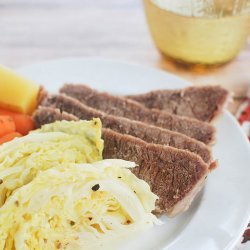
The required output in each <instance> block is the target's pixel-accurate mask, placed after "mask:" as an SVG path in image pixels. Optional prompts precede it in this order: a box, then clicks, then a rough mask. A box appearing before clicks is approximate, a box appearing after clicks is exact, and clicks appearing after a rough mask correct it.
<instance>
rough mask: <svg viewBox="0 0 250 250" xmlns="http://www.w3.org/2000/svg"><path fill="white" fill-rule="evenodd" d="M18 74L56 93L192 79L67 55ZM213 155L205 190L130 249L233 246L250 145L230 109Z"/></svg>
mask: <svg viewBox="0 0 250 250" xmlns="http://www.w3.org/2000/svg"><path fill="white" fill-rule="evenodd" d="M19 72H20V73H22V74H24V75H25V76H27V77H30V78H32V79H34V80H35V81H37V82H38V83H41V84H43V85H44V86H45V87H46V88H47V89H48V90H50V91H53V92H55V91H57V90H58V88H59V87H60V86H62V84H63V83H65V82H74V83H86V84H89V85H90V86H92V87H93V88H96V89H99V90H105V91H109V92H111V93H115V94H131V93H143V92H146V91H149V90H152V89H163V88H165V89H173V88H181V87H184V86H186V85H187V84H188V83H187V82H186V81H185V80H183V79H180V78H178V77H176V76H174V75H171V74H168V73H166V72H163V71H160V70H156V69H150V68H146V67H141V66H136V65H132V64H127V63H121V62H115V61H112V60H103V59H68V60H58V61H51V62H45V63H41V64H36V65H31V66H27V67H24V68H22V69H20V70H19ZM215 125H216V128H217V131H218V132H217V143H216V145H215V147H214V157H215V158H217V159H219V168H218V169H216V170H215V171H214V172H213V173H211V174H210V176H209V178H208V181H207V185H206V187H205V188H204V190H203V191H202V192H201V193H200V194H199V196H198V197H197V198H196V199H195V201H194V202H193V204H192V206H191V207H190V209H189V210H188V211H187V212H185V213H184V214H182V215H180V216H178V217H176V218H174V219H169V218H166V217H164V216H163V217H162V220H163V221H164V222H165V224H164V225H163V226H158V227H157V226H155V227H154V228H152V229H151V230H149V231H148V232H145V233H144V234H143V235H140V236H138V237H136V238H135V239H131V241H129V243H126V245H124V248H126V249H154V250H155V249H171V250H173V249H176V250H182V249H190V250H196V249H197V250H200V249H202V250H213V249H220V250H221V249H231V248H232V247H233V246H234V245H235V243H236V242H237V240H239V238H240V236H241V234H242V232H243V230H244V227H245V226H246V225H247V222H248V220H249V215H250V197H249V190H250V181H249V177H250V148H249V143H248V141H247V139H246V137H245V136H244V134H243V133H242V131H241V129H240V127H239V125H238V124H237V122H236V121H235V119H234V118H233V117H232V115H230V114H229V113H228V112H227V113H225V114H224V115H222V117H221V118H220V119H219V120H218V121H217V123H216V124H215Z"/></svg>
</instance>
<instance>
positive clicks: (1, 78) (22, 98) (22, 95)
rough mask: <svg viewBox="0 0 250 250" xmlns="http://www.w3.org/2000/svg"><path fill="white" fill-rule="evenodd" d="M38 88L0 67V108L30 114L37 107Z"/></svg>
mask: <svg viewBox="0 0 250 250" xmlns="http://www.w3.org/2000/svg"><path fill="white" fill-rule="evenodd" d="M38 93H39V86H38V85H37V84H36V83H34V82H33V81H31V80H28V79H26V78H24V77H22V76H20V75H18V74H17V73H15V72H14V71H12V70H10V69H8V68H6V67H3V66H0V107H1V108H4V109H8V110H11V111H15V112H19V113H24V114H32V112H33V111H34V110H35V108H36V106H37V96H38Z"/></svg>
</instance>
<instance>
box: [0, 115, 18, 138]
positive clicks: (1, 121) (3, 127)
mask: <svg viewBox="0 0 250 250" xmlns="http://www.w3.org/2000/svg"><path fill="white" fill-rule="evenodd" d="M15 131H16V125H15V122H14V120H13V118H12V117H10V116H5V115H1V116H0V136H3V135H7V134H9V133H11V132H15Z"/></svg>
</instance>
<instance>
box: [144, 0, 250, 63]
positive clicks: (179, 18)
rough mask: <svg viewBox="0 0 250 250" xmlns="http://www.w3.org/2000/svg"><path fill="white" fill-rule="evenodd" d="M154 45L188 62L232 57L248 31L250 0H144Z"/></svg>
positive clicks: (179, 60)
mask: <svg viewBox="0 0 250 250" xmlns="http://www.w3.org/2000/svg"><path fill="white" fill-rule="evenodd" d="M144 6H145V12H146V17H147V20H148V24H149V28H150V31H151V34H152V37H153V39H154V41H155V44H156V46H157V47H158V48H159V50H160V51H161V52H162V53H163V54H164V55H165V56H167V57H169V58H171V59H173V60H175V61H178V62H181V63H185V64H190V65H192V64H193V65H196V64H201V65H217V64H223V63H225V62H228V61H230V60H231V59H233V58H234V57H235V56H236V55H237V54H238V52H239V51H240V50H241V49H242V47H244V45H245V44H246V42H247V38H248V35H249V33H250V0H144Z"/></svg>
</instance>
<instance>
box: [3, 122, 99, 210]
mask: <svg viewBox="0 0 250 250" xmlns="http://www.w3.org/2000/svg"><path fill="white" fill-rule="evenodd" d="M102 150H103V140H102V139H101V121H100V119H94V120H92V121H77V122H74V121H72V122H68V121H62V122H55V123H53V124H48V125H45V126H44V127H42V129H39V130H37V131H34V132H32V133H30V134H29V135H27V136H24V137H21V138H17V139H15V140H13V141H11V142H8V143H6V144H4V145H2V146H0V182H1V184H0V207H1V206H2V205H3V204H4V202H5V200H6V199H7V198H8V197H9V196H10V195H11V194H12V192H13V191H14V190H16V189H17V188H19V187H22V186H23V185H25V184H27V183H29V182H30V181H32V180H33V179H34V177H35V176H36V175H37V173H38V172H39V171H41V170H46V169H49V168H52V167H54V166H57V165H59V164H67V163H91V162H94V161H99V160H101V159H102Z"/></svg>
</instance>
